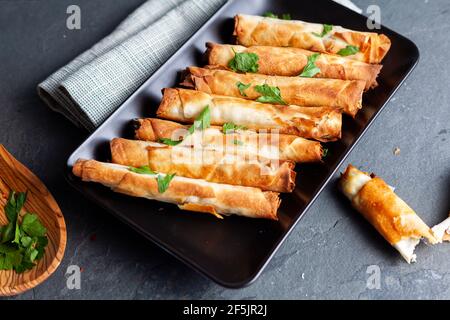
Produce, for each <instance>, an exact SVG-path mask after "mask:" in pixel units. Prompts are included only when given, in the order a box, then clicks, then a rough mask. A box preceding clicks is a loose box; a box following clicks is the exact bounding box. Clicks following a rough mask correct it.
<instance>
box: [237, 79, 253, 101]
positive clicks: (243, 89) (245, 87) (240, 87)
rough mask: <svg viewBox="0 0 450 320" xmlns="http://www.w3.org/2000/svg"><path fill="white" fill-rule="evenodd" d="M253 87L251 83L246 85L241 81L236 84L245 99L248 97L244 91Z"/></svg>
mask: <svg viewBox="0 0 450 320" xmlns="http://www.w3.org/2000/svg"><path fill="white" fill-rule="evenodd" d="M251 85H252V84H251V83H249V84H245V83H242V82H240V81H238V82H236V86H237V87H238V89H239V92H240V93H241V96H243V97H246V96H247V95H246V94H245V92H244V91H245V90H247V89H248V88H250V86H251Z"/></svg>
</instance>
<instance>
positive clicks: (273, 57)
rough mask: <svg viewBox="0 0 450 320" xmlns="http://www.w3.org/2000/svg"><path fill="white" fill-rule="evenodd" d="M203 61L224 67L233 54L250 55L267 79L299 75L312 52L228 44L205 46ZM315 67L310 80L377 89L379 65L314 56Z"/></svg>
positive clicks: (338, 57)
mask: <svg viewBox="0 0 450 320" xmlns="http://www.w3.org/2000/svg"><path fill="white" fill-rule="evenodd" d="M206 47H207V48H208V49H207V51H206V56H207V61H208V64H209V65H218V66H221V67H225V68H228V64H229V62H230V61H231V60H232V59H233V58H234V56H235V52H237V53H244V52H245V53H254V54H256V55H257V56H258V71H257V73H260V74H266V75H269V76H285V77H296V76H299V75H300V74H301V73H302V72H303V70H304V68H305V66H306V64H307V62H308V57H309V56H311V55H312V54H314V53H315V52H313V51H309V50H304V49H300V48H289V47H284V48H283V47H270V46H252V47H248V48H246V47H243V46H239V45H229V44H217V43H210V42H208V43H207V44H206ZM315 65H316V66H317V67H318V68H319V69H320V72H319V73H317V74H316V75H315V76H314V77H316V78H331V79H341V80H362V81H364V82H365V83H366V87H365V89H366V90H368V89H370V88H374V87H376V86H377V81H376V78H377V76H378V74H379V73H380V70H381V68H382V67H383V66H382V65H379V64H370V63H365V62H361V61H356V60H352V59H347V58H344V57H341V56H337V55H332V54H325V53H322V54H320V55H319V56H318V58H317V60H316V62H315Z"/></svg>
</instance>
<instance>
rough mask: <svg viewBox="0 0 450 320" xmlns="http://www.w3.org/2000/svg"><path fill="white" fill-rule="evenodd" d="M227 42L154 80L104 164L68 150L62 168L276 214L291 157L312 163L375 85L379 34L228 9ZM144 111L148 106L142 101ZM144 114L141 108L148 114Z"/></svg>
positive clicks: (181, 199)
mask: <svg viewBox="0 0 450 320" xmlns="http://www.w3.org/2000/svg"><path fill="white" fill-rule="evenodd" d="M234 35H235V36H236V40H237V44H236V45H231V44H215V43H207V44H206V47H207V50H206V53H205V56H206V60H207V65H205V66H202V67H196V66H188V67H187V68H186V70H185V71H184V73H183V76H182V79H181V81H180V87H178V88H162V94H163V96H162V100H161V102H160V105H159V107H158V108H157V110H156V116H157V117H156V118H142V119H133V120H132V121H133V124H134V129H135V135H134V139H124V138H115V139H113V140H112V141H111V142H110V149H111V162H99V161H96V160H85V159H79V160H78V161H77V162H76V163H75V165H74V167H73V173H74V174H75V175H76V176H79V177H80V178H81V179H82V180H84V181H90V182H97V183H101V184H103V185H105V186H107V187H109V188H111V189H112V190H113V191H116V192H120V193H124V194H127V195H130V196H135V197H143V198H148V199H154V200H159V201H164V202H169V203H173V204H175V205H177V206H178V207H179V208H181V209H184V210H190V211H197V212H206V213H210V214H212V215H214V216H216V217H220V218H221V217H222V216H223V215H230V214H237V215H241V216H245V217H252V218H266V219H273V220H276V219H277V210H278V207H279V205H280V193H289V192H292V191H293V190H294V188H295V183H296V180H299V181H300V183H301V173H300V174H299V178H298V179H297V177H296V171H295V165H296V163H306V162H321V161H323V156H324V152H325V149H324V147H323V146H322V144H321V143H325V142H326V143H329V142H333V141H336V140H338V139H340V137H341V131H342V117H343V114H344V115H345V116H350V117H355V116H356V115H357V113H358V111H359V110H360V109H361V108H362V97H363V93H364V92H365V91H367V90H369V89H371V88H374V87H376V86H377V80H376V79H377V76H378V73H379V72H380V70H381V68H382V66H381V65H380V62H381V60H382V59H383V57H384V56H385V55H386V53H387V51H388V50H389V46H390V41H389V39H388V38H387V37H386V36H384V35H379V34H376V33H369V32H357V31H352V30H348V29H345V28H342V27H339V26H330V25H321V24H314V23H308V22H303V21H294V20H291V21H286V20H279V19H273V18H266V17H257V16H249V15H241V14H239V15H237V16H236V17H235V28H234ZM149 111H150V107H149ZM149 113H150V112H149Z"/></svg>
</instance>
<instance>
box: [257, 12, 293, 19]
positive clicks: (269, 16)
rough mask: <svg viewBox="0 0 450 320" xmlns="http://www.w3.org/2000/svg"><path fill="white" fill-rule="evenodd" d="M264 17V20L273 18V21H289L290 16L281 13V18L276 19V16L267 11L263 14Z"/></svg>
mask: <svg viewBox="0 0 450 320" xmlns="http://www.w3.org/2000/svg"><path fill="white" fill-rule="evenodd" d="M263 16H264V17H266V18H274V19H283V20H291V15H290V14H289V13H283V14H282V15H281V18H279V17H278V15H277V14H275V13H273V12H270V11H267V12H266V13H264V14H263Z"/></svg>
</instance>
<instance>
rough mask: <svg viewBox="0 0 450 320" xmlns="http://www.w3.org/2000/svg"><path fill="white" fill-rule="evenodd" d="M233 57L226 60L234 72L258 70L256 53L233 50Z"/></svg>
mask: <svg viewBox="0 0 450 320" xmlns="http://www.w3.org/2000/svg"><path fill="white" fill-rule="evenodd" d="M233 52H234V58H233V59H231V60H230V62H228V67H230V68H231V69H232V70H233V71H234V72H253V73H255V72H258V68H259V65H258V60H259V57H258V55H257V54H256V53H252V52H236V51H234V49H233Z"/></svg>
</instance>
